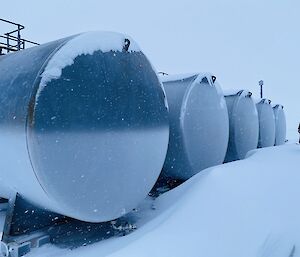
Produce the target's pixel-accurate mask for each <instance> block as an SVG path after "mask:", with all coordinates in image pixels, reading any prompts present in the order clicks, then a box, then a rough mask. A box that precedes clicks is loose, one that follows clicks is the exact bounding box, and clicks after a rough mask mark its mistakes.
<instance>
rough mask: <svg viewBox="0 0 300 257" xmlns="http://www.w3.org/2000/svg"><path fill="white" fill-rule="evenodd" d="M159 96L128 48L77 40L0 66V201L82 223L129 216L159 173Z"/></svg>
mask: <svg viewBox="0 0 300 257" xmlns="http://www.w3.org/2000/svg"><path fill="white" fill-rule="evenodd" d="M168 137H169V124H168V111H167V105H166V99H165V95H164V91H163V88H162V85H161V82H160V81H159V78H158V76H157V74H156V72H155V71H154V70H153V68H152V66H151V64H150V62H149V61H148V59H147V58H146V56H145V55H144V54H143V53H142V52H141V50H140V49H139V47H138V46H137V45H136V43H135V42H134V41H133V40H132V39H130V38H128V37H126V36H124V35H122V34H118V33H111V32H89V33H83V34H79V35H75V36H71V37H68V38H64V39H61V40H58V41H54V42H51V43H48V44H44V45H41V46H38V47H33V48H29V49H27V50H23V51H20V52H18V53H13V54H8V55H6V56H3V57H1V58H0V196H1V197H7V198H9V197H11V196H12V195H14V194H15V193H16V192H17V193H19V194H20V195H21V196H22V197H23V198H25V199H26V200H29V201H30V202H31V203H33V204H34V205H36V206H38V207H42V208H44V209H47V210H50V211H53V212H56V213H59V214H63V215H66V216H70V217H73V218H76V219H79V220H83V221H89V222H101V221H107V220H112V219H115V218H117V217H120V216H121V215H123V214H125V213H127V212H129V211H131V210H132V209H133V208H134V207H135V206H136V205H137V204H138V203H139V202H140V201H141V200H142V199H143V198H144V197H146V195H147V193H148V192H149V191H150V190H151V188H152V186H153V185H154V184H155V182H156V180H157V177H158V176H159V174H160V172H161V168H162V166H163V163H164V159H165V155H166V152H167V145H168Z"/></svg>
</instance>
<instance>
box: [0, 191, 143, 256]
mask: <svg viewBox="0 0 300 257" xmlns="http://www.w3.org/2000/svg"><path fill="white" fill-rule="evenodd" d="M135 212H136V210H133V211H132V212H131V213H129V214H128V215H125V216H124V217H121V218H119V219H116V220H112V221H109V222H103V223H88V222H83V221H79V220H75V219H72V218H69V217H66V216H62V215H60V214H57V213H53V212H50V211H49V210H47V209H41V208H39V207H36V206H34V205H32V204H31V203H29V202H28V201H26V200H25V199H24V198H22V197H21V196H20V195H19V194H18V193H17V194H15V195H13V196H11V197H10V199H4V198H0V236H1V241H0V257H21V256H24V255H25V254H27V253H29V252H30V251H31V249H32V248H39V247H41V246H43V245H45V244H48V243H54V244H56V245H62V246H63V247H66V246H67V247H68V248H70V249H73V248H77V247H80V246H85V245H87V244H92V243H95V242H98V241H102V240H106V239H109V238H111V237H120V236H125V235H127V234H130V233H131V232H133V231H134V230H136V229H137V226H136V224H135V223H136V220H137V219H138V217H136V215H135ZM66 235H68V236H67V238H69V239H65V238H66ZM68 240H70V241H68Z"/></svg>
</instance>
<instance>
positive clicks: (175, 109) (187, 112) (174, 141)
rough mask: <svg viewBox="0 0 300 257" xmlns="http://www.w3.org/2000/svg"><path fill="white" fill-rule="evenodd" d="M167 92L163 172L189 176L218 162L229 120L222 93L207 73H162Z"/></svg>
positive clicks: (167, 175) (177, 175) (177, 177)
mask: <svg viewBox="0 0 300 257" xmlns="http://www.w3.org/2000/svg"><path fill="white" fill-rule="evenodd" d="M161 79H162V81H163V86H164V89H165V92H166V95H167V100H168V105H169V119H170V142H169V147H168V152H167V157H166V161H165V164H164V167H163V172H162V175H163V176H165V177H171V178H176V179H188V178H190V177H191V176H193V175H195V174H196V173H198V172H199V171H201V170H203V169H205V168H207V167H210V166H214V165H218V164H221V163H222V162H223V161H224V157H225V154H226V150H227V144H228V136H229V135H228V134H229V123H228V113H227V107H226V102H225V99H224V96H223V93H222V91H221V89H220V86H219V85H218V83H217V81H215V77H214V76H211V75H210V74H191V75H179V76H161Z"/></svg>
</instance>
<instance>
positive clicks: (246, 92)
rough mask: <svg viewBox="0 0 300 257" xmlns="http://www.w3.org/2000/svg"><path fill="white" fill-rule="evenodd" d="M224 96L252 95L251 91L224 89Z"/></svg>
mask: <svg viewBox="0 0 300 257" xmlns="http://www.w3.org/2000/svg"><path fill="white" fill-rule="evenodd" d="M223 94H224V96H230V95H237V94H240V95H241V96H251V95H252V93H251V92H250V91H249V90H246V89H235V88H232V89H223Z"/></svg>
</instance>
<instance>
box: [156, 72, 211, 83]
mask: <svg viewBox="0 0 300 257" xmlns="http://www.w3.org/2000/svg"><path fill="white" fill-rule="evenodd" d="M206 75H209V74H208V73H197V72H195V73H185V74H172V75H171V74H170V75H161V74H159V78H160V80H161V81H162V82H170V81H177V80H184V79H188V78H192V77H195V76H199V77H201V78H203V77H204V76H206Z"/></svg>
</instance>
